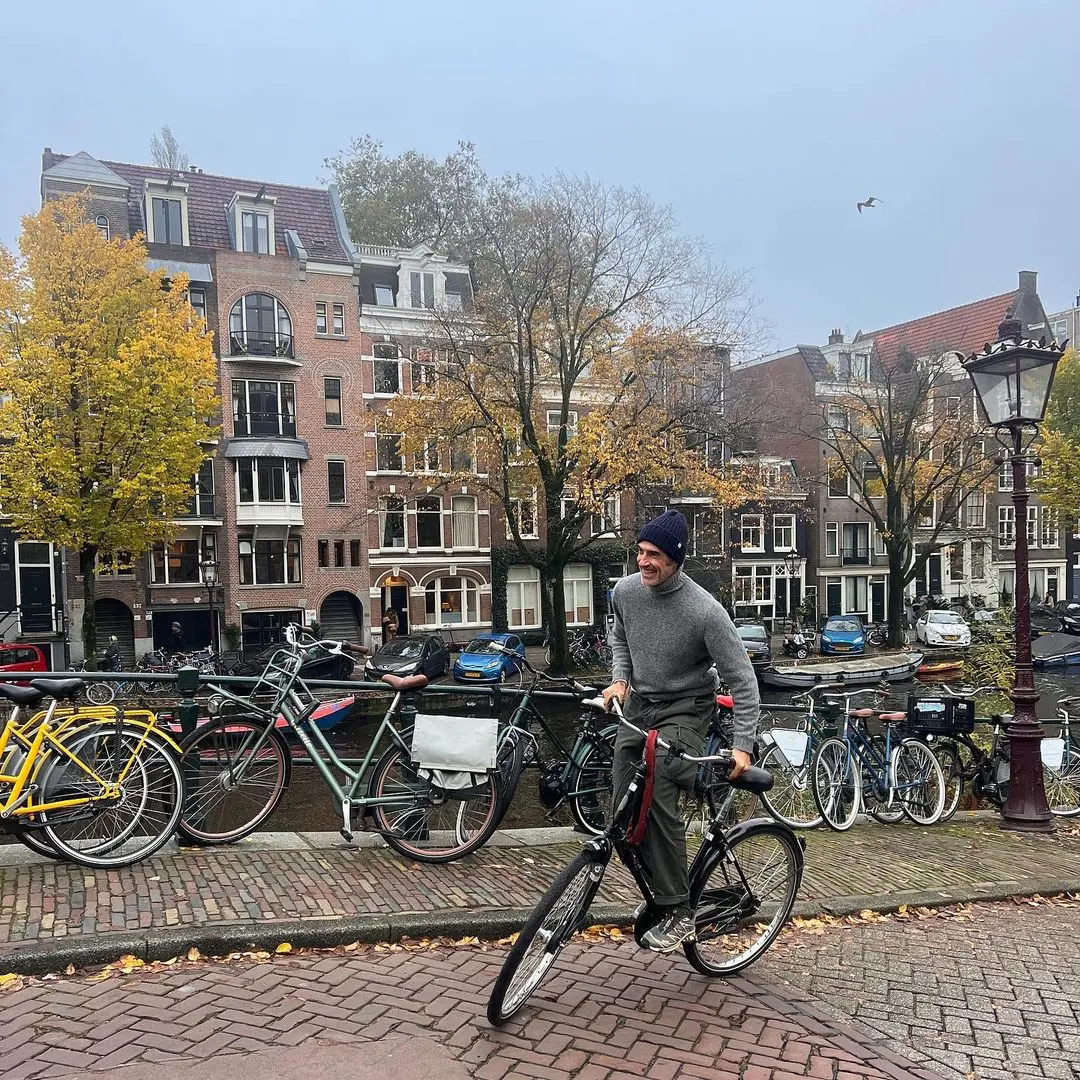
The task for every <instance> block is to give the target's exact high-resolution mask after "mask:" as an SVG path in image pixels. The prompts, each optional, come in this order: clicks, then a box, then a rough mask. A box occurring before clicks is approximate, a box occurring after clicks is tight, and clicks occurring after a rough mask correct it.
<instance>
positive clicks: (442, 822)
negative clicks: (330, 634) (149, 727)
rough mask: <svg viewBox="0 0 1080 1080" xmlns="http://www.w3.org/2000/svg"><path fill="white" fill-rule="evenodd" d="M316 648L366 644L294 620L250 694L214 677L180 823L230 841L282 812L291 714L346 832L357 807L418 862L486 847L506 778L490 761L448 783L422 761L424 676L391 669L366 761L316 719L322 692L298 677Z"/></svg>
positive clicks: (192, 752)
mask: <svg viewBox="0 0 1080 1080" xmlns="http://www.w3.org/2000/svg"><path fill="white" fill-rule="evenodd" d="M315 650H323V651H324V652H329V653H335V652H337V653H341V652H342V651H343V650H353V651H361V650H359V647H357V646H351V645H349V644H348V643H347V642H341V641H332V640H326V641H316V640H314V639H313V638H311V637H309V636H307V635H304V634H303V632H302V631H301V629H300V627H298V626H296V625H290V626H288V627H287V628H286V631H285V644H284V645H283V646H282V647H281V648H279V649H277V650H275V651H274V652H273V653H272V655H271V656H270V658H269V659H268V661H267V664H266V667H265V669H264V670H263V673H262V675H261V676H260V677H259V679H258V682H257V683H256V684H255V685H254V686H253V687H252V688H251V691H250V693H249V694H248V695H247V696H243V697H242V696H240V695H238V694H234V693H232V692H231V691H230V690H227V689H226V688H224V687H222V686H219V685H214V684H211V685H209V686H208V687H207V690H209V691H210V692H211V694H212V695H213V697H214V699H216V700H217V702H218V705H217V709H216V711H217V715H216V716H215V717H213V718H211V719H210V720H209V721H207V722H206V723H204V724H202V725H201V726H200V727H198V728H197V729H196V730H195V731H194V732H193V733H192V734H191V735H189V736H187V738H185V739H184V741H183V743H182V751H183V759H182V764H183V767H184V770H185V776H187V777H188V778H189V780H188V786H189V796H188V799H187V801H186V802H185V805H184V812H183V815H182V817H181V821H180V826H179V828H180V832H181V833H182V834H183V835H184V836H186V837H187V838H188V839H189V840H191V841H193V842H195V843H203V844H225V843H232V842H234V841H236V840H239V839H241V838H242V837H244V836H247V835H248V834H249V833H251V832H253V831H254V830H255V829H257V828H258V827H259V825H261V824H262V823H263V822H264V821H265V820H266V819H267V818H268V817H269V816H270V815H271V814H272V813H273V812H274V809H275V808H276V807H277V805H278V803H280V801H281V799H282V796H283V795H284V794H285V791H286V789H287V788H288V786H289V782H290V780H291V778H292V760H293V759H292V751H291V750H290V747H289V745H288V743H287V742H286V741H285V736H284V735H283V734H282V733H281V731H280V730H278V727H277V721H278V718H279V717H283V718H284V720H285V723H286V724H287V725H288V726H289V728H291V729H292V733H293V734H294V735H295V736H296V738H297V740H298V742H299V744H300V748H301V750H302V752H303V753H305V754H306V755H307V757H308V759H309V760H310V761H311V762H312V764H314V765H315V767H316V768H317V770H318V772H319V774H320V776H322V778H323V781H324V782H325V783H326V786H327V788H328V789H329V791H330V793H331V796H332V798H333V802H334V806H335V808H336V809H337V810H338V811H339V812H340V813H341V815H342V827H341V834H342V836H343V837H344V838H345V839H346V840H348V841H351V840H352V839H353V816H354V814H359V816H360V819H361V823H362V824H366V822H367V820H368V819H369V818H370V819H371V821H372V824H373V827H374V829H375V830H376V831H377V832H379V833H381V835H382V836H383V838H384V839H385V840H386V842H387V844H389V845H390V847H392V848H393V849H394V850H395V851H397V852H399V853H400V854H402V855H404V856H406V857H407V858H410V859H415V860H417V861H420V862H436V863H442V862H449V861H451V860H452V859H459V858H461V857H462V856H463V855H467V854H468V853H469V852H471V851H475V850H476V848H478V847H480V845H481V844H483V843H484V842H485V841H486V840H487V839H488V838H489V837H490V836H491V834H492V833H493V832H494V831H495V827H496V825H497V824H498V811H499V807H500V805H501V800H502V781H501V778H500V776H499V774H498V772H497V771H496V770H494V769H492V770H491V771H489V772H487V773H486V774H485V775H484V777H483V778H482V781H481V782H479V783H477V784H475V785H471V786H469V787H465V788H461V789H451V788H449V787H446V786H442V785H440V784H439V783H438V782H437V780H436V779H433V778H431V777H429V776H426V775H425V774H424V772H423V771H422V770H421V769H420V767H419V766H418V765H416V764H414V763H413V761H412V753H411V751H412V729H413V724H414V722H415V719H416V715H417V714H416V705H415V693H416V691H418V690H421V689H423V687H425V686H426V685H427V682H428V680H427V678H426V677H425V676H423V675H414V676H410V677H407V678H399V677H397V676H394V675H384V676H383V678H382V681H383V682H385V683H386V684H387V685H388V686H390V687H391V688H392V689H393V690H394V697H393V700H392V701H391V703H390V707H389V708H388V709H387V710H386V714H385V715H384V716H383V719H382V723H381V724H380V725H379V728H378V730H377V731H376V733H375V736H374V738H373V739H372V742H371V745H370V746H369V747H368V749H367V752H366V753H365V755H364V758H363V760H362V761H361V762H359V764H357V763H347V762H345V761H343V760H342V759H341V758H340V757H339V756H338V755H337V753H336V752H335V751H334V750H333V748H332V747H331V746H330V743H329V741H328V740H327V738H326V736H325V734H324V733H323V732H322V731H321V730H320V729H319V727H318V725H317V724H316V723H315V721H314V719H313V713H314V712H315V710H316V709H317V708H318V707H319V705H320V704H321V702H320V701H319V700H318V699H317V698H316V696H315V695H314V694H313V693H312V692H311V690H310V689H309V688H308V687H307V685H306V684H305V683H304V681H303V680H302V679H301V678H300V669H301V667H302V665H303V663H304V659H305V656H306V655H307V654H308V653H309V652H313V651H315ZM492 750H493V753H494V745H493V747H492ZM492 764H494V761H493V762H492Z"/></svg>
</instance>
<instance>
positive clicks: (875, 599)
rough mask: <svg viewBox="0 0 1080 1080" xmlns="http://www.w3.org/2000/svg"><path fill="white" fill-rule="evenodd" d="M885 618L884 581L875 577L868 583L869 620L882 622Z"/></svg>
mask: <svg viewBox="0 0 1080 1080" xmlns="http://www.w3.org/2000/svg"><path fill="white" fill-rule="evenodd" d="M885 617H886V616H885V579H884V578H880V577H876V578H873V579H871V581H870V618H871V620H872V621H873V622H884V621H885Z"/></svg>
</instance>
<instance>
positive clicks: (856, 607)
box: [844, 577, 869, 615]
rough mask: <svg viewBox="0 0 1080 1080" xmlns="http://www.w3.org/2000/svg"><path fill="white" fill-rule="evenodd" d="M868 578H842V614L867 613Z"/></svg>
mask: <svg viewBox="0 0 1080 1080" xmlns="http://www.w3.org/2000/svg"><path fill="white" fill-rule="evenodd" d="M868 584H869V578H866V577H848V578H844V612H845V613H851V614H854V615H865V614H867V612H868V611H869V588H868Z"/></svg>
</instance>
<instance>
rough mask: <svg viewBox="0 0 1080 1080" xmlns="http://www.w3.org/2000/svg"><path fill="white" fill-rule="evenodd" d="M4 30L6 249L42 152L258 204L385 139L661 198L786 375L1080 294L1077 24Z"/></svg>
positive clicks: (0, 213) (616, 21)
mask: <svg viewBox="0 0 1080 1080" xmlns="http://www.w3.org/2000/svg"><path fill="white" fill-rule="evenodd" d="M3 7H4V27H3V47H2V53H0V55H2V58H3V78H2V81H0V131H2V134H3V146H4V154H3V159H2V165H0V241H2V242H4V243H6V244H7V245H9V246H11V245H13V244H14V242H15V241H16V239H17V236H18V229H19V218H20V216H21V215H22V214H24V213H26V212H28V211H33V210H35V209H36V208H37V205H38V198H39V196H38V177H39V171H40V163H41V157H40V155H41V149H42V147H44V146H50V147H52V148H53V149H54V150H56V151H59V152H63V153H74V152H75V151H77V150H86V151H88V152H89V153H91V154H93V155H95V156H97V157H102V158H110V159H119V160H125V161H137V162H139V161H147V160H149V141H150V136H151V134H152V132H153V131H154V130H155V129H156V128H157V127H159V126H160V125H161V124H162V123H168V124H170V125H171V127H172V129H173V132H174V133H175V134H176V136H177V138H178V139H179V141H180V143H181V146H182V147H183V149H184V150H185V151H186V152H187V154H188V156H189V158H190V160H191V162H192V163H193V164H196V165H199V166H201V167H202V168H203V169H205V170H206V171H207V172H216V173H224V174H227V175H236V176H241V177H246V178H258V179H263V180H270V181H278V182H291V183H303V184H309V183H314V182H317V181H318V180H320V179H321V178H323V176H324V169H323V161H324V159H325V158H326V157H327V156H328V155H331V154H333V153H335V152H336V151H338V150H339V149H341V148H343V147H345V146H346V145H347V144H348V143H349V141H350V140H351V139H352V138H353V137H354V136H358V135H362V134H371V135H374V136H376V137H377V138H380V139H382V140H383V141H384V142H385V144H386V146H387V148H388V149H389V150H390V151H393V152H396V151H398V150H401V149H404V148H407V147H415V148H417V149H420V150H423V151H425V152H427V153H430V154H435V155H439V156H441V155H443V154H445V153H446V152H448V151H449V150H450V149H452V148H453V146H454V144H455V143H456V141H457V140H459V139H470V140H472V141H473V142H475V143H476V144H477V147H478V149H479V152H480V155H481V157H482V159H483V161H484V163H485V165H486V166H487V168H488V169H489V171H492V172H501V171H508V170H509V171H517V172H523V173H529V174H541V173H544V172H548V171H553V170H556V169H561V170H564V171H569V172H580V173H589V174H591V175H592V176H594V177H597V178H600V179H602V180H604V181H608V182H612V183H621V184H627V185H637V186H640V187H642V188H644V189H646V190H647V191H648V192H649V193H650V194H652V195H653V196H654V197H655V198H656V199H658V200H660V201H663V202H667V203H670V204H671V205H672V206H673V207H674V208H675V211H676V213H677V215H678V216H679V218H680V220H681V222H682V223H683V225H684V227H685V229H686V230H687V231H688V232H691V233H695V234H699V235H701V236H703V237H704V238H705V239H706V240H707V241H708V243H709V244H710V246H711V248H712V250H713V252H714V254H715V256H716V257H717V259H718V260H722V261H724V262H726V263H727V264H729V265H730V266H732V267H735V268H740V269H745V270H747V271H748V272H749V273H750V275H751V276H752V279H753V288H754V292H755V294H756V296H757V297H758V298H759V300H760V312H761V314H762V315H763V316H764V317H766V318H767V319H768V320H769V322H770V323H771V325H772V332H771V341H769V342H766V344H767V345H771V346H772V347H782V346H787V345H790V344H794V343H796V342H821V341H823V340H824V339H825V338H826V337H827V335H828V332H829V329H830V328H831V327H834V326H839V327H841V328H843V329H844V330H845V331H847V332H848V333H853V332H854V331H856V330H857V329H859V328H862V329H872V328H875V327H881V326H885V325H888V324H890V323H893V322H898V321H901V320H903V319H907V318H913V317H916V316H918V315H922V314H926V313H929V312H931V311H935V310H940V309H942V308H947V307H952V306H954V305H957V304H961V303H965V302H967V301H969V300H973V299H976V298H979V297H982V296H988V295H992V294H994V293H998V292H1004V291H1006V290H1008V289H1011V288H1013V287H1015V282H1016V273H1017V271H1018V270H1019V269H1032V270H1037V271H1039V287H1040V293H1041V295H1042V297H1043V301H1044V303H1045V304H1046V306H1047V308H1048V309H1049V310H1051V311H1053V310H1057V309H1059V308H1062V307H1065V306H1069V305H1071V303H1072V302H1073V298H1074V296H1075V294H1076V293H1077V291H1078V290H1080V266H1078V265H1077V259H1076V250H1077V235H1076V201H1077V200H1076V192H1077V180H1078V175H1077V174H1078V169H1077V158H1078V154H1080V140H1078V138H1077V136H1078V134H1080V126H1078V122H1077V121H1078V108H1077V100H1078V84H1080V3H1077V0H900V2H877V0H783V2H781V0H775V2H773V0H751V2H744V3H737V2H736V0H667V3H664V4H660V3H655V2H651V3H644V2H643V0H546V2H545V3H543V4H535V3H528V4H527V3H523V2H521V0H457V2H447V0H437V2H431V0H410V2H408V3H386V2H384V3H378V4H376V3H372V2H371V0H336V2H335V0H306V2H305V3H304V4H300V3H292V4H284V3H281V2H280V0H278V2H274V0H270V2H266V0H263V2H262V3H253V2H249V0H215V2H207V0H186V2H185V3H184V4H182V5H180V6H178V7H177V6H174V7H170V8H168V9H164V8H154V9H153V10H152V12H151V11H150V10H149V9H148V10H147V11H146V12H143V13H141V14H140V13H138V12H140V11H141V9H140V8H138V7H136V8H135V9H132V12H131V13H130V14H128V15H125V16H121V15H119V14H118V13H116V12H114V15H113V16H111V17H108V18H104V17H103V16H102V9H101V7H100V5H97V6H95V5H92V4H91V5H88V4H85V3H77V4H76V3H72V2H69V0H53V3H51V4H49V5H47V6H39V5H37V4H32V3H29V2H28V0H11V2H9V3H8V4H5V5H3ZM118 11H119V9H117V12H118ZM868 195H875V196H877V197H878V198H880V199H881V200H883V203H882V205H881V206H879V207H876V208H874V209H872V210H869V211H865V212H863V213H862V214H861V215H860V214H858V213H857V212H856V209H855V203H856V202H857V201H858V200H860V199H864V198H866V197H867V196H868ZM361 239H362V238H361Z"/></svg>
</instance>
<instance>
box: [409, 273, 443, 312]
mask: <svg viewBox="0 0 1080 1080" xmlns="http://www.w3.org/2000/svg"><path fill="white" fill-rule="evenodd" d="M407 273H408V275H409V307H410V308H412V309H413V310H414V311H433V310H434V308H435V304H436V302H437V300H436V298H437V297H438V295H439V277H440V275H439V274H437V273H436V272H435V271H434V270H423V269H421V270H413V269H410V270H408V271H407ZM414 276H416V277H418V278H419V282H418V285H419V289H418V293H419V299H420V303H419V304H414V303H413V277H414ZM428 279H430V283H431V295H430V296H429V295H428V294H427V289H426V288H425V284H426V283H427V282H428Z"/></svg>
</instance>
